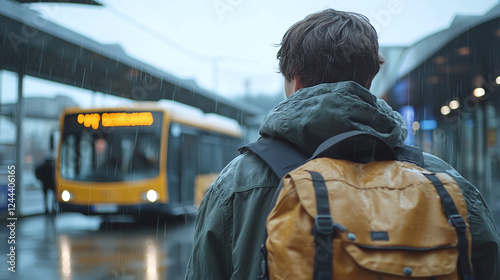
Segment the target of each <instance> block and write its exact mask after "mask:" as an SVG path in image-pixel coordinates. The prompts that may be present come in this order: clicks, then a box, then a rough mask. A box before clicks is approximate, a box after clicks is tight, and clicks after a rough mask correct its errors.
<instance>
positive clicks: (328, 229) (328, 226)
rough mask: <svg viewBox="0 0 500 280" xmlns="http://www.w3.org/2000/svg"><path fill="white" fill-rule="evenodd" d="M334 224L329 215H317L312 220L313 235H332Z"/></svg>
mask: <svg viewBox="0 0 500 280" xmlns="http://www.w3.org/2000/svg"><path fill="white" fill-rule="evenodd" d="M333 230H334V224H333V219H332V217H331V216H330V215H317V216H316V217H315V218H314V228H313V234H314V235H316V234H318V233H320V234H322V235H330V234H332V233H333Z"/></svg>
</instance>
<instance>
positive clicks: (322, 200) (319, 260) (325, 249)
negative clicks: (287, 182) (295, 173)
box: [307, 171, 346, 280]
mask: <svg viewBox="0 0 500 280" xmlns="http://www.w3.org/2000/svg"><path fill="white" fill-rule="evenodd" d="M307 172H309V174H311V177H312V181H313V185H314V191H315V192H316V209H317V211H318V213H317V215H316V217H314V227H313V230H312V234H313V235H314V243H315V249H314V250H315V253H314V275H313V279H314V280H323V279H332V278H333V250H334V247H333V238H334V237H335V234H336V233H337V231H346V228H345V227H343V226H342V225H339V224H335V223H334V222H333V218H332V216H331V215H330V199H329V198H328V189H327V188H326V184H325V179H324V178H323V176H322V175H321V173H318V172H314V171H307Z"/></svg>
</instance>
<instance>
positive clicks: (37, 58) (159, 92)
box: [0, 0, 263, 125]
mask: <svg viewBox="0 0 500 280" xmlns="http://www.w3.org/2000/svg"><path fill="white" fill-rule="evenodd" d="M20 2H26V1H20ZM28 2H32V1H28ZM65 2H66V1H65ZM69 2H76V3H95V1H83V0H82V1H69ZM96 4H98V3H96ZM1 6H2V8H1V9H0V69H6V70H10V71H13V72H16V73H22V75H29V76H33V77H37V78H42V79H46V80H49V81H53V82H57V83H61V84H66V85H71V86H75V87H79V88H84V89H88V90H91V91H96V92H103V93H106V94H111V95H115V96H120V97H125V98H129V99H133V100H141V101H156V100H160V99H169V100H175V101H178V102H181V103H184V104H187V105H190V106H193V107H197V108H200V109H201V110H202V111H204V112H206V113H217V114H220V115H223V116H226V117H229V118H233V119H235V120H237V121H238V122H240V123H242V124H243V125H245V124H247V123H248V122H251V121H252V118H253V117H254V116H257V115H259V114H262V113H263V112H261V111H260V110H258V109H257V108H254V107H250V106H246V105H244V104H240V103H237V102H233V101H231V100H228V99H225V98H223V97H221V96H218V95H216V94H214V93H212V92H209V91H207V90H205V89H202V88H200V87H199V86H197V85H196V84H195V83H194V82H189V81H186V80H181V79H179V78H176V77H174V76H173V75H171V74H168V73H166V72H163V71H161V70H159V69H157V68H154V67H152V66H150V65H147V64H145V63H143V62H141V61H138V60H136V59H134V58H132V57H130V56H128V55H127V54H125V52H124V51H123V50H122V49H121V47H119V46H117V45H103V44H100V43H98V42H96V41H93V40H91V39H89V38H86V37H84V36H82V35H80V34H77V33H75V32H73V31H71V30H68V29H66V28H64V27H62V26H59V25H57V24H54V23H52V22H50V21H47V20H45V19H44V18H42V17H41V16H39V15H38V13H36V12H34V11H32V10H29V9H27V8H25V7H23V6H22V5H21V4H19V3H17V2H13V1H10V0H3V1H2V3H1Z"/></svg>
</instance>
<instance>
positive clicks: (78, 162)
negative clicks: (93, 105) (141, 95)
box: [60, 127, 161, 182]
mask: <svg viewBox="0 0 500 280" xmlns="http://www.w3.org/2000/svg"><path fill="white" fill-rule="evenodd" d="M62 141H63V142H62V147H61V166H60V168H61V176H62V177H63V178H64V179H68V180H77V181H93V182H111V181H128V180H140V179H145V178H150V177H153V176H156V175H158V173H159V165H160V164H159V163H160V158H159V157H160V143H161V139H160V130H152V129H150V128H140V127H135V128H129V127H127V128H114V129H111V130H110V131H109V132H106V131H99V132H98V133H96V131H92V130H90V129H89V130H85V129H84V130H80V131H74V130H73V131H69V132H68V133H64V136H63V139H62Z"/></svg>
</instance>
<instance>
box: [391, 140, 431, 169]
mask: <svg viewBox="0 0 500 280" xmlns="http://www.w3.org/2000/svg"><path fill="white" fill-rule="evenodd" d="M394 150H395V151H396V154H397V157H398V160H399V161H404V162H409V163H411V164H414V165H416V166H419V167H422V168H423V167H424V154H423V153H422V150H421V149H420V148H419V147H416V146H410V145H405V146H403V147H397V148H395V149H394Z"/></svg>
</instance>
